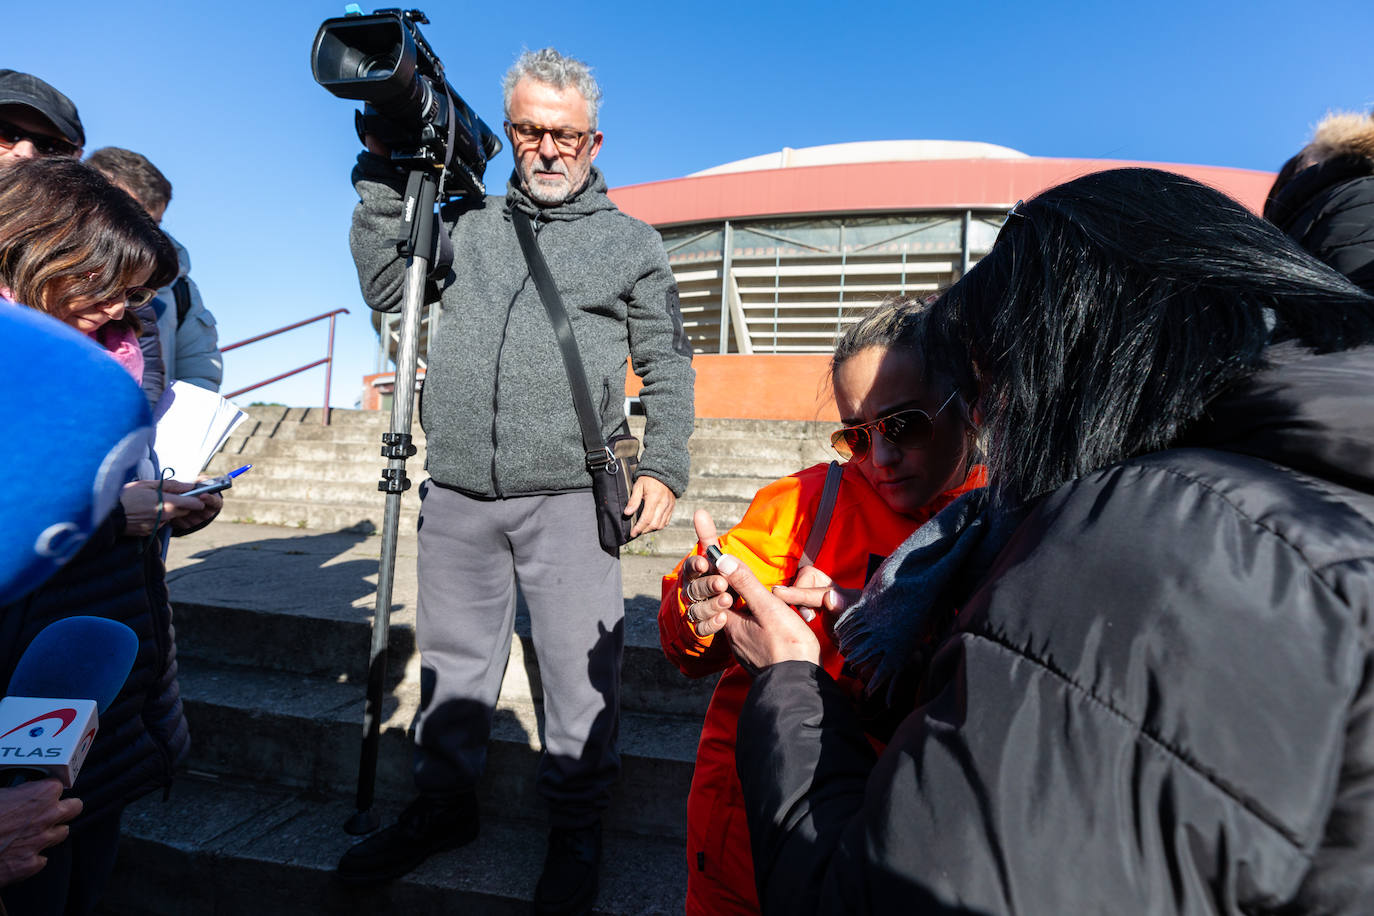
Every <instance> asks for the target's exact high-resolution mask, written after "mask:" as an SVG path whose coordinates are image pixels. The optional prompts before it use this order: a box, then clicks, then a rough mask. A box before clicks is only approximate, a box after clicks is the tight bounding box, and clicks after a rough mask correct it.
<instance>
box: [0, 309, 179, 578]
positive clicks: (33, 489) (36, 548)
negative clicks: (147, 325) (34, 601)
mask: <svg viewBox="0 0 1374 916" xmlns="http://www.w3.org/2000/svg"><path fill="white" fill-rule="evenodd" d="M0 391H4V392H5V396H4V397H3V398H0V436H3V437H4V440H5V442H6V443H8V444H9V446H10V449H9V451H10V454H11V460H10V463H9V468H8V469H9V473H8V474H7V475H6V480H5V483H4V485H3V486H0V604H7V603H10V602H12V601H17V600H18V599H20V598H22V597H23V596H24V595H26V594H27V593H29V592H30V591H32V590H33V589H35V588H37V587H38V586H40V585H41V584H43V582H45V581H46V580H47V578H48V577H49V576H51V575H52V574H53V573H54V572H56V571H57V569H58V567H60V566H61V565H62V564H63V563H65V562H67V560H70V559H71V558H72V557H73V556H75V555H76V552H77V551H78V550H80V549H81V547H82V545H83V544H85V543H86V539H87V538H89V537H90V535H91V533H92V532H93V531H94V530H95V529H96V527H97V526H99V525H100V523H101V522H103V521H104V520H105V518H106V516H108V515H109V514H110V511H111V510H112V509H113V508H114V506H115V503H116V502H117V501H118V499H119V493H120V490H121V488H122V487H123V485H124V483H125V481H126V480H127V479H128V475H129V471H130V469H132V468H133V466H134V465H135V464H136V463H137V462H138V460H139V459H140V458H142V457H144V456H146V455H147V454H148V448H149V444H150V443H151V442H152V436H153V422H152V414H151V413H150V412H149V410H148V401H147V399H146V398H145V397H144V396H143V392H142V390H141V389H140V388H139V386H138V385H137V384H136V383H135V382H134V380H133V377H132V376H130V375H129V373H128V372H126V371H125V370H124V368H123V367H122V366H120V365H119V363H117V362H115V361H114V360H113V359H111V358H110V355H109V354H108V353H106V352H105V351H104V350H102V349H101V348H100V347H98V346H97V345H96V344H94V343H92V342H91V340H90V339H88V338H87V337H86V336H85V335H83V334H80V333H78V332H76V331H75V330H73V329H71V328H69V327H67V326H66V325H65V324H63V323H62V322H60V321H58V320H57V319H55V318H52V317H51V316H49V315H45V314H44V313H42V312H38V311H35V310H33V309H30V308H25V307H24V306H21V305H15V304H13V303H10V302H8V301H6V300H4V299H0Z"/></svg>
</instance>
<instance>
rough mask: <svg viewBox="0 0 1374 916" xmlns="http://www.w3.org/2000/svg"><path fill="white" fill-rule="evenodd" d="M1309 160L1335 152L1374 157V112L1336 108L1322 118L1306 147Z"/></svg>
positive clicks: (1325, 156)
mask: <svg viewBox="0 0 1374 916" xmlns="http://www.w3.org/2000/svg"><path fill="white" fill-rule="evenodd" d="M1303 154H1304V157H1303V158H1304V159H1305V160H1306V161H1307V162H1314V163H1315V162H1325V161H1326V160H1327V159H1331V158H1332V157H1334V156H1363V157H1364V158H1365V159H1372V160H1374V115H1362V114H1352V113H1350V112H1332V113H1331V114H1328V115H1327V116H1326V117H1325V118H1323V119H1322V121H1321V123H1320V124H1318V125H1317V129H1316V131H1315V132H1314V133H1313V134H1312V142H1311V143H1309V144H1307V146H1306V148H1304V149H1303Z"/></svg>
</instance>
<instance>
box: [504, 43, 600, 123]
mask: <svg viewBox="0 0 1374 916" xmlns="http://www.w3.org/2000/svg"><path fill="white" fill-rule="evenodd" d="M526 77H528V78H530V79H532V80H536V81H538V82H541V83H548V84H549V85H550V86H553V87H554V88H556V89H567V88H569V87H571V88H573V89H576V90H577V91H578V92H580V93H582V97H583V98H584V99H586V100H587V121H588V123H589V124H590V125H591V129H592V130H596V113H597V110H598V109H599V108H600V107H601V87H600V86H598V85H597V84H596V78H595V77H594V76H592V68H591V67H589V66H587V65H586V64H584V63H583V62H582V61H580V60H578V59H577V58H575V57H564V56H563V55H562V54H559V53H558V52H557V51H555V50H554V49H553V48H541V49H540V50H538V51H528V50H527V51H523V52H521V54H520V57H519V58H518V59H517V60H516V61H515V63H514V64H512V65H511V68H510V69H509V70H507V71H506V76H505V79H503V80H502V81H501V88H502V90H503V91H504V94H505V105H506V117H508V118H509V117H510V97H511V94H512V93H513V92H515V86H516V84H517V83H519V82H520V81H521V80H522V79H525V78H526Z"/></svg>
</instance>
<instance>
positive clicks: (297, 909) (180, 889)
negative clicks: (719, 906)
mask: <svg viewBox="0 0 1374 916" xmlns="http://www.w3.org/2000/svg"><path fill="white" fill-rule="evenodd" d="M379 810H380V809H379ZM398 810H399V806H398V805H397V806H386V808H385V810H384V812H383V813H384V814H385V821H386V822H388V823H389V822H390V820H391V819H392V818H394V816H395V814H396V812H397V811H398ZM352 812H353V806H352V804H350V803H348V802H345V801H342V800H339V799H327V798H320V797H318V796H312V795H310V794H308V793H302V792H298V791H292V790H286V789H281V788H277V787H272V786H265V785H255V784H252V783H244V782H236V781H230V780H215V779H209V778H197V777H182V778H180V779H178V781H177V783H176V784H175V785H174V786H173V789H172V794H171V798H170V800H169V801H166V802H164V801H162V798H161V795H154V796H150V797H148V798H146V799H144V800H142V801H140V802H137V803H135V804H134V805H132V806H131V807H130V808H129V809H128V811H127V812H126V813H125V816H124V822H123V828H124V829H123V838H122V840H121V843H120V851H119V863H118V866H117V868H116V871H115V875H114V877H113V879H112V881H111V886H110V890H109V893H108V894H107V895H106V898H105V900H104V902H103V905H102V913H105V914H110V916H231V914H240V913H262V914H277V913H281V914H286V913H291V914H321V916H356V914H359V913H369V914H380V916H387V914H391V916H440V914H445V916H446V914H451V913H465V914H472V916H484V914H514V913H520V914H524V913H528V912H529V909H530V903H531V901H532V899H533V894H534V885H535V882H536V881H537V880H538V876H539V871H540V868H541V867H542V864H543V856H544V843H545V837H546V831H545V829H544V828H543V826H542V825H541V824H540V823H537V822H536V823H530V822H523V821H519V820H514V819H510V818H488V819H484V820H483V823H482V832H481V834H480V836H479V837H478V838H477V840H476V841H475V842H474V843H472V844H471V845H469V846H466V847H463V848H462V849H456V850H453V851H451V852H444V853H439V854H437V855H435V856H433V857H431V858H430V859H429V860H428V861H427V862H425V863H424V864H423V865H421V866H420V867H419V868H418V869H416V870H415V871H414V872H412V873H411V874H409V875H407V876H405V877H404V878H401V879H399V880H397V881H394V882H391V883H389V884H383V885H379V886H376V887H361V888H360V887H357V886H353V885H345V884H343V883H342V882H340V881H339V880H338V879H337V878H336V877H335V875H334V866H335V864H336V863H337V862H338V859H339V856H341V855H342V854H343V853H344V851H345V850H346V849H347V848H348V846H349V845H351V843H353V842H354V841H355V839H354V838H353V837H350V836H348V835H347V834H346V833H344V832H343V830H341V829H340V825H341V824H343V823H344V821H345V820H346V819H347V817H348V816H349V815H350V814H352ZM684 855H685V853H684V851H683V847H682V844H681V842H676V841H671V840H656V839H653V838H650V837H644V836H641V835H629V834H620V833H617V832H614V831H608V832H607V833H606V835H605V851H604V856H603V866H602V869H601V890H600V894H599V895H598V897H597V902H596V908H595V912H596V913H597V914H602V916H650V914H668V913H681V912H682V906H683V900H684V898H685V896H686V869H685V868H684V867H683V859H684Z"/></svg>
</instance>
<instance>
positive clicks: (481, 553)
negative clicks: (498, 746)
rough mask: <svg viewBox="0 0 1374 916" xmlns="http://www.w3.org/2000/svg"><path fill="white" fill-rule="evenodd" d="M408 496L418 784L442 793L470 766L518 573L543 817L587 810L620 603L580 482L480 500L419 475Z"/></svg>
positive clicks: (465, 786) (606, 728)
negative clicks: (534, 686)
mask: <svg viewBox="0 0 1374 916" xmlns="http://www.w3.org/2000/svg"><path fill="white" fill-rule="evenodd" d="M420 499H421V508H420V536H419V569H418V578H419V606H418V612H417V619H416V633H415V635H416V642H417V643H418V645H419V649H420V661H421V700H420V710H419V712H418V714H417V716H416V721H415V742H416V754H415V783H416V786H417V787H418V788H419V790H420V791H421V792H422V793H435V794H450V793H454V792H462V791H467V790H470V789H473V788H475V787H476V784H477V781H478V779H479V778H480V777H481V775H482V771H483V769H484V768H485V766H486V757H487V741H488V738H489V737H490V734H491V720H492V713H493V711H494V709H495V708H496V701H497V697H498V695H499V694H500V691H501V679H502V676H503V675H504V673H505V669H506V661H507V659H508V658H509V656H510V641H511V636H512V634H513V632H514V625H515V588H516V582H517V581H518V582H519V585H520V590H521V591H522V592H523V593H524V596H525V601H526V604H527V605H528V606H529V612H530V624H531V629H532V632H533V637H534V647H535V655H536V657H537V659H538V662H539V674H540V680H541V681H542V683H543V693H544V716H545V727H544V753H543V755H542V757H541V758H540V762H539V774H538V788H539V793H540V795H542V796H543V797H544V798H545V800H546V801H547V802H548V804H549V809H550V820H551V822H552V823H553V825H555V826H562V827H577V826H584V825H586V824H588V823H590V822H592V821H594V820H596V818H597V817H599V815H600V812H601V811H602V810H603V809H604V808H605V807H606V805H607V804H608V803H609V800H610V790H611V785H612V784H613V783H614V782H615V779H616V777H617V775H619V772H620V757H619V754H618V752H617V750H616V735H617V730H618V726H619V718H620V660H621V655H622V652H623V648H624V643H625V632H624V617H625V604H624V598H623V595H622V593H621V586H620V561H619V560H617V559H615V558H613V557H611V556H609V555H607V554H606V552H605V551H603V550H602V549H601V546H600V544H599V543H598V541H597V535H596V516H595V508H594V504H593V502H592V495H591V493H590V492H576V493H559V494H554V495H550V496H521V497H516V498H512V499H500V500H479V499H472V498H470V497H467V496H464V495H463V494H461V493H458V492H456V491H454V490H448V489H445V488H443V487H441V486H438V485H436V484H435V483H434V482H433V481H426V482H425V483H424V485H423V486H421V488H420Z"/></svg>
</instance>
